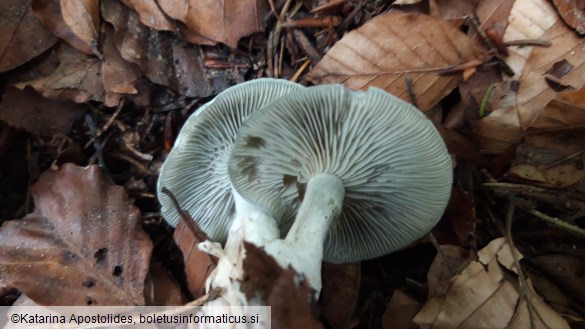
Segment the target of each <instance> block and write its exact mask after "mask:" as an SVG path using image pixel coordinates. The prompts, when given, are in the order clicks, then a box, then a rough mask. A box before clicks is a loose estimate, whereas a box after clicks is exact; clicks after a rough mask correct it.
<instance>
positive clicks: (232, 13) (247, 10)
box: [157, 0, 269, 48]
mask: <svg viewBox="0 0 585 329" xmlns="http://www.w3.org/2000/svg"><path fill="white" fill-rule="evenodd" d="M157 2H158V5H159V6H160V8H161V9H162V10H163V11H164V12H165V13H166V14H167V15H168V16H170V17H171V18H174V19H176V20H178V21H181V22H183V23H185V25H187V27H188V28H189V29H190V30H192V31H193V32H195V33H197V34H199V35H201V36H203V37H204V38H206V39H209V40H211V41H214V42H221V43H224V44H226V45H228V46H229V47H230V48H236V47H237V46H238V40H240V38H242V37H244V36H247V35H250V34H252V33H255V32H258V31H260V30H261V29H262V27H263V26H264V18H265V17H266V15H267V14H268V11H269V7H268V2H267V1H263V0H226V1H215V0H199V1H195V0H186V1H183V2H182V3H180V4H179V3H177V1H174V0H157Z"/></svg>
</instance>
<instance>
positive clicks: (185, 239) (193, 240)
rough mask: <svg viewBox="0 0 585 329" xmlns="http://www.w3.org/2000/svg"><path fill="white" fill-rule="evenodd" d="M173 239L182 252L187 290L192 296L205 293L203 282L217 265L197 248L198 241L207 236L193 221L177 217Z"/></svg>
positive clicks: (205, 238) (203, 239)
mask: <svg viewBox="0 0 585 329" xmlns="http://www.w3.org/2000/svg"><path fill="white" fill-rule="evenodd" d="M173 239H174V240H175V242H176V243H177V246H179V249H181V252H182V253H183V261H184V264H185V273H186V275H187V287H188V288H189V292H190V293H191V295H192V296H193V297H194V298H198V297H200V296H203V295H205V282H206V280H207V277H208V276H209V274H211V272H212V271H213V269H215V266H216V265H217V261H216V260H215V259H214V258H212V257H211V256H210V255H209V254H208V253H206V252H203V251H201V250H199V248H197V245H198V244H199V243H201V242H203V241H205V240H207V236H206V235H205V233H203V231H201V229H200V228H199V227H198V226H197V223H195V221H193V220H188V219H187V220H186V219H185V218H179V223H178V224H177V227H176V228H175V233H174V234H173Z"/></svg>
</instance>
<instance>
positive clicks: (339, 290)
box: [319, 262, 361, 329]
mask: <svg viewBox="0 0 585 329" xmlns="http://www.w3.org/2000/svg"><path fill="white" fill-rule="evenodd" d="M321 273H322V274H321V276H322V277H323V288H322V289H321V298H320V301H319V304H320V305H321V315H322V316H323V317H324V318H325V319H326V320H327V322H328V323H329V324H330V325H331V326H332V327H333V328H337V329H341V328H349V323H350V321H351V319H352V315H353V312H354V309H355V305H356V303H357V298H358V293H359V288H360V277H361V266H360V263H349V264H332V263H327V262H325V263H323V267H322V268H321Z"/></svg>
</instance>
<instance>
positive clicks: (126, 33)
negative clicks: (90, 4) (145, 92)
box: [101, 0, 231, 97]
mask: <svg viewBox="0 0 585 329" xmlns="http://www.w3.org/2000/svg"><path fill="white" fill-rule="evenodd" d="M101 5H102V15H103V17H104V20H106V21H108V22H109V23H111V24H112V25H113V26H114V28H115V31H116V32H115V41H116V48H117V49H118V51H119V53H120V55H121V56H122V58H124V59H125V60H126V61H128V62H131V63H134V64H136V65H138V67H140V71H141V72H142V74H143V75H145V76H146V77H147V78H148V79H149V80H150V81H152V82H153V83H156V84H160V85H163V86H167V87H169V89H171V90H172V91H174V92H176V93H178V94H179V95H184V96H187V97H207V96H211V95H213V94H217V93H219V92H221V91H223V89H225V88H227V86H229V84H230V83H229V81H230V75H231V72H230V71H229V70H221V71H216V72H213V73H214V74H209V73H208V72H207V71H206V70H205V67H204V64H203V60H202V58H201V54H200V51H199V49H198V48H196V47H193V46H191V45H188V44H185V43H184V42H183V41H181V40H180V39H179V38H177V37H175V36H172V35H170V34H169V33H164V32H158V31H154V30H152V29H149V28H147V27H146V26H145V25H143V24H142V23H140V20H139V19H138V15H137V14H136V13H135V12H132V11H130V10H128V8H126V7H124V6H122V5H121V4H120V2H118V1H115V0H103V1H102V3H101Z"/></svg>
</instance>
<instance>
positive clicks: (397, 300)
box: [382, 289, 422, 329]
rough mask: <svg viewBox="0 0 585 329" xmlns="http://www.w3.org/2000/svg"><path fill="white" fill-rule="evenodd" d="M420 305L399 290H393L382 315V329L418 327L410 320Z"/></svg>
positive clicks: (414, 328)
mask: <svg viewBox="0 0 585 329" xmlns="http://www.w3.org/2000/svg"><path fill="white" fill-rule="evenodd" d="M421 308H422V305H421V304H420V303H418V302H417V301H415V300H414V299H412V298H410V297H409V296H408V295H407V294H405V293H403V292H402V291H401V290H398V289H396V290H394V293H393V294H392V299H390V303H388V306H386V311H385V312H384V315H383V316H382V329H418V327H417V326H416V325H415V324H414V323H413V322H412V319H414V316H415V315H416V314H417V313H418V312H419V311H420V309H421Z"/></svg>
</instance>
